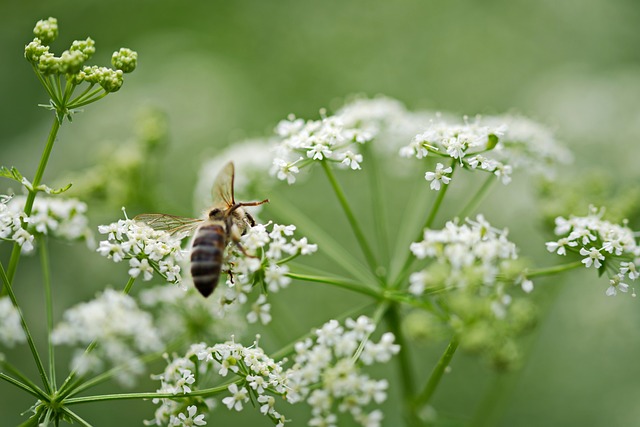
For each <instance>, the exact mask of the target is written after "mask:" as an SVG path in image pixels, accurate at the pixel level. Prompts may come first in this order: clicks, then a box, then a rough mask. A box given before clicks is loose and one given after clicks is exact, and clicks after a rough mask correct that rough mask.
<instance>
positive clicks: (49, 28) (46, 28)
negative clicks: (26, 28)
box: [33, 18, 58, 45]
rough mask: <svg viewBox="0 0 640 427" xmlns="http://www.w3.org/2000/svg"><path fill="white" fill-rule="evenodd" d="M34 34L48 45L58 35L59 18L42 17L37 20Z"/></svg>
mask: <svg viewBox="0 0 640 427" xmlns="http://www.w3.org/2000/svg"><path fill="white" fill-rule="evenodd" d="M33 34H34V35H35V36H36V37H37V38H39V39H40V40H42V43H43V44H45V45H48V44H49V43H51V42H52V41H54V40H55V39H56V38H57V37H58V20H57V19H56V18H49V19H41V20H40V21H38V22H36V26H35V27H34V28H33Z"/></svg>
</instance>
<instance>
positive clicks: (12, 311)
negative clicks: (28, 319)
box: [0, 297, 27, 347]
mask: <svg viewBox="0 0 640 427" xmlns="http://www.w3.org/2000/svg"><path fill="white" fill-rule="evenodd" d="M26 340H27V337H26V335H25V334H24V331H23V329H22V325H20V314H19V313H18V310H16V308H15V307H14V306H13V304H12V303H11V300H10V299H9V297H2V298H0V345H3V346H5V347H13V346H14V345H16V344H20V343H23V342H25V341H26Z"/></svg>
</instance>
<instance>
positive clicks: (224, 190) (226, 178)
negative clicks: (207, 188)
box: [211, 162, 236, 209]
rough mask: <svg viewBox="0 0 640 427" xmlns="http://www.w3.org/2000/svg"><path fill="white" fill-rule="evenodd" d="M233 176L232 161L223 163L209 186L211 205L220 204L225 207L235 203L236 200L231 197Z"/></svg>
mask: <svg viewBox="0 0 640 427" xmlns="http://www.w3.org/2000/svg"><path fill="white" fill-rule="evenodd" d="M234 177H235V171H234V167H233V162H229V163H227V164H226V165H224V167H223V168H222V170H221V171H220V173H218V176H217V177H216V180H215V181H214V182H213V187H212V188H211V198H212V200H213V206H221V207H223V208H225V209H226V208H228V207H230V206H233V205H235V203H236V201H235V199H234V197H233V180H234Z"/></svg>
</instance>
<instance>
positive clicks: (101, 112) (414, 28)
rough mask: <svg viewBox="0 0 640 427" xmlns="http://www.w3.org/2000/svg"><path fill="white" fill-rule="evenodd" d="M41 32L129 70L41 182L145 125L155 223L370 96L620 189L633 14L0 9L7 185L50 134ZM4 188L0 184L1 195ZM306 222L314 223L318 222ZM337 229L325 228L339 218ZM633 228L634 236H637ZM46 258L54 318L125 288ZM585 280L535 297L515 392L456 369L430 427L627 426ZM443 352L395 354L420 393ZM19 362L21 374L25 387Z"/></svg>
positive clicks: (617, 359)
mask: <svg viewBox="0 0 640 427" xmlns="http://www.w3.org/2000/svg"><path fill="white" fill-rule="evenodd" d="M49 16H55V17H57V18H58V22H59V25H60V38H59V39H58V40H57V41H56V42H55V43H54V45H53V46H54V48H55V49H56V51H57V52H58V53H59V52H60V51H61V50H63V49H64V48H66V46H67V45H68V44H69V43H70V42H71V41H72V40H74V39H78V38H85V37H87V36H91V37H92V38H93V39H94V40H96V46H97V54H96V56H95V57H94V59H93V60H92V62H95V63H99V64H104V65H106V64H108V61H109V58H110V54H111V52H113V51H114V50H116V49H118V48H119V47H121V46H126V47H130V48H132V49H134V50H137V51H138V53H139V67H138V69H137V70H136V71H135V72H134V73H133V74H132V75H129V76H127V78H126V79H125V84H124V86H123V88H122V89H121V91H120V92H118V93H116V94H114V95H110V96H109V97H107V98H106V99H105V100H103V101H101V102H99V103H98V104H96V105H91V106H90V107H89V108H88V109H87V111H86V113H82V114H80V115H78V116H77V117H76V119H75V120H74V122H73V124H71V125H68V124H67V125H65V126H63V128H62V130H61V132H60V134H59V143H58V144H57V145H56V147H55V149H54V153H53V156H52V158H51V160H50V164H49V168H48V170H47V174H46V175H45V182H51V181H54V180H55V179H57V178H59V177H60V176H64V175H65V174H67V173H69V172H73V171H80V170H82V169H83V168H86V167H88V166H90V165H92V164H94V163H95V162H96V161H97V160H98V155H99V154H98V153H99V152H100V147H102V146H103V144H104V143H105V142H110V143H112V144H126V143H127V141H130V140H131V138H132V136H133V134H134V127H135V124H136V115H137V114H138V113H139V112H140V111H141V110H142V109H144V108H145V107H153V108H158V109H160V110H161V111H163V112H164V113H165V114H166V117H167V120H168V126H169V128H168V129H169V146H168V147H167V150H166V152H165V153H164V155H163V157H162V159H160V161H161V162H163V163H162V164H163V168H162V170H163V173H162V174H161V177H160V178H159V179H158V189H157V190H156V191H158V195H159V200H160V201H161V202H160V204H161V205H162V207H163V210H164V211H166V212H171V213H175V214H182V215H192V214H193V212H192V192H191V190H190V189H192V188H193V187H194V185H195V182H196V179H197V171H198V169H199V167H200V165H201V162H202V160H203V159H204V158H206V157H209V156H213V155H215V153H216V151H217V150H219V149H221V148H222V147H225V146H228V145H229V144H231V143H233V142H235V141H239V140H242V139H245V138H250V137H261V136H268V135H270V134H271V132H272V129H273V127H274V126H275V124H276V123H277V121H278V120H280V119H281V118H284V117H285V116H286V115H287V114H289V113H291V112H293V113H295V114H296V115H299V116H302V117H309V118H315V117H317V114H318V110H319V109H320V108H321V107H328V108H330V109H331V108H332V107H335V106H339V105H340V102H341V100H342V99H344V97H346V96H348V95H351V94H366V95H369V96H373V95H376V94H385V95H388V96H391V97H395V98H397V99H399V100H401V101H402V102H403V103H405V104H406V105H407V106H408V107H409V108H411V109H421V108H428V109H436V110H443V111H451V112H454V113H459V114H470V115H473V114H476V113H485V114H494V113H502V112H519V113H523V114H525V115H528V116H530V117H532V118H534V119H537V120H540V121H542V122H544V123H546V124H548V125H550V126H551V127H552V128H554V129H555V130H556V132H557V135H558V137H559V138H560V139H561V140H563V141H564V142H565V143H566V144H567V145H568V146H570V147H571V148H572V150H573V151H574V154H575V158H576V160H575V164H574V165H573V166H572V168H574V169H573V172H569V174H568V175H567V176H566V177H564V178H563V179H567V180H572V181H573V182H575V183H576V184H577V185H580V184H581V183H583V182H587V179H588V178H589V177H590V176H594V174H595V173H596V172H595V171H598V173H599V175H597V176H598V177H599V178H598V180H599V182H600V181H604V182H605V183H606V184H607V185H611V186H613V188H615V187H616V186H622V185H626V186H635V185H637V182H638V172H637V169H638V167H637V158H638V155H639V154H640V149H639V148H638V144H637V141H638V137H639V136H640V48H639V46H640V25H639V24H640V2H638V1H637V0H583V1H576V0H573V1H571V0H564V1H562V0H561V1H557V0H554V1H551V0H540V1H537V2H525V1H513V0H487V1H471V0H449V1H409V0H396V1H393V2H391V1H388V2H382V1H378V2H372V1H364V0H358V1H345V0H343V1H338V0H328V1H323V2H311V1H292V0H287V1H264V0H252V1H242V0H241V1H209V2H204V1H203V2H163V1H158V0H156V1H149V0H138V1H122V0H112V1H110V2H92V1H82V2H80V1H75V0H73V1H72V0H69V1H64V2H62V1H47V2H34V1H24V2H8V1H6V0H5V1H3V2H2V4H0V22H1V23H2V25H0V52H1V55H2V64H3V66H2V67H1V68H0V77H1V78H0V81H1V82H2V83H0V97H1V99H2V100H3V102H1V103H0V117H2V120H1V121H0V135H1V137H0V138H1V139H0V144H1V151H0V164H2V165H5V166H16V167H17V168H18V169H19V170H20V171H22V172H23V173H24V174H25V175H26V176H32V175H33V173H34V171H35V168H36V166H37V162H38V159H39V157H40V153H41V150H42V147H43V144H44V141H45V139H46V135H47V132H48V128H49V126H50V120H51V117H50V115H49V114H47V112H45V111H44V110H43V109H41V108H38V107H37V104H39V103H46V102H47V99H46V97H45V96H44V91H43V90H42V88H41V87H40V86H39V84H38V82H37V81H36V78H35V76H34V75H33V73H32V71H31V69H30V65H29V64H28V63H27V62H26V61H25V60H24V59H23V48H24V45H25V44H26V43H27V42H28V41H30V40H31V38H32V34H31V29H32V28H33V25H34V23H35V21H37V20H38V19H43V18H46V17H49ZM585 185H586V184H585ZM603 185H604V184H603ZM7 186H8V184H5V183H3V184H2V190H3V191H4V190H5V187H7ZM494 190H500V192H496V191H494V193H493V195H492V196H491V197H490V198H489V199H488V200H487V201H486V203H485V204H484V205H483V211H484V212H485V213H486V214H487V217H488V218H489V219H490V220H491V222H492V223H494V224H495V225H497V226H500V227H503V226H508V227H509V228H510V230H511V234H510V236H511V238H512V239H513V240H514V241H515V242H516V243H517V244H518V245H519V246H520V247H521V248H522V252H525V253H527V254H530V255H531V256H533V257H535V260H536V262H537V263H538V264H539V265H551V264H553V263H556V262H558V259H556V258H554V257H551V256H549V255H547V254H546V253H545V251H544V247H543V245H542V244H543V242H544V241H545V239H547V238H548V235H546V234H544V233H545V232H544V231H543V227H542V221H541V218H540V215H539V214H536V212H537V211H539V209H540V207H541V206H540V204H539V202H536V199H535V197H534V196H535V189H534V188H533V187H532V186H531V185H530V182H528V180H527V179H526V178H524V177H520V178H516V179H515V180H514V183H513V185H512V186H510V187H506V188H505V187H502V186H496V187H495V189H494ZM282 191H283V192H285V191H290V190H286V189H283V190H282ZM589 191H590V189H589V188H588V187H587V188H586V189H584V193H583V194H585V197H584V199H580V201H579V203H576V206H575V210H574V212H575V213H576V214H584V213H586V207H587V205H588V204H589V203H590V202H597V201H596V200H591V199H590V197H589V195H590V193H589ZM594 197H595V196H594ZM317 204H318V203H317V202H316V205H317ZM314 207H318V208H319V209H322V206H314ZM90 209H91V207H90ZM324 209H325V210H326V207H325V208H324ZM92 215H93V216H92V218H94V221H95V224H93V225H97V224H99V223H104V222H110V221H113V220H115V219H116V218H119V217H120V212H119V211H117V210H114V211H109V212H93V213H92ZM317 215H318V216H319V217H326V218H329V219H330V218H332V216H333V215H334V212H326V211H322V210H320V211H318V212H317ZM335 215H341V214H340V213H335ZM328 222H329V224H330V223H331V221H328ZM337 222H339V224H343V221H342V218H340V220H339V221H337ZM632 224H633V221H632ZM633 225H635V228H636V229H637V228H638V226H639V224H638V223H637V221H636V222H635V224H633ZM340 226H342V225H340ZM336 227H338V225H336ZM345 233H348V232H346V231H345ZM55 245H56V244H55V243H54V247H53V248H52V253H54V254H55V253H56V252H60V253H63V254H64V257H61V258H59V259H56V258H54V260H53V264H54V265H55V267H54V271H53V274H54V276H53V277H54V281H55V285H56V286H58V287H59V288H58V289H56V311H57V316H58V317H59V316H60V315H61V313H62V310H63V309H64V308H65V307H68V306H69V305H70V304H73V303H75V302H77V301H80V300H86V299H88V298H90V297H91V296H92V295H93V294H94V293H95V292H96V291H97V290H98V289H101V288H103V287H104V286H105V285H106V284H107V283H111V284H112V285H113V286H115V287H120V284H121V283H124V281H125V280H126V276H125V274H126V271H124V270H123V269H122V268H120V269H118V268H113V269H111V270H108V271H110V272H111V273H109V275H107V276H105V277H108V278H109V282H107V283H105V280H106V279H104V278H103V277H102V276H101V275H100V272H103V271H107V270H106V267H105V266H104V264H105V261H104V260H103V259H100V258H99V257H98V256H97V255H96V256H88V255H86V252H87V251H86V249H85V248H84V247H82V245H75V246H71V247H68V246H67V245H61V244H60V245H58V246H55ZM57 249H60V250H59V251H57ZM69 254H71V255H72V256H71V257H70V256H69ZM0 255H2V260H6V259H8V245H6V244H4V245H0ZM3 262H4V261H3ZM37 265H38V263H37V259H36V258H35V257H34V258H31V259H23V260H22V262H21V265H20V267H19V272H18V276H17V280H18V281H22V283H28V284H33V286H29V287H27V286H23V287H21V288H20V289H19V294H18V295H19V297H21V299H22V300H23V301H27V306H26V311H27V317H28V319H29V320H30V321H32V322H34V323H37V322H39V321H41V319H44V314H43V312H42V304H41V303H42V296H41V294H40V293H41V292H40V275H39V273H38V267H37ZM109 267H111V266H109ZM117 267H119V266H117ZM586 273H593V272H590V271H589V272H583V273H580V274H575V275H572V278H573V279H572V280H571V281H564V280H560V279H552V280H548V281H546V282H544V283H540V284H539V287H538V289H541V293H542V295H543V297H542V298H541V302H542V306H543V309H542V310H543V313H544V314H543V316H542V320H541V323H540V325H539V328H538V330H537V331H536V332H535V333H534V334H533V335H532V337H531V338H530V339H529V340H528V341H527V343H526V345H527V347H528V348H529V349H530V354H529V356H528V358H527V360H526V363H525V366H524V367H523V369H522V370H521V371H520V372H519V373H517V374H510V375H508V376H498V377H497V376H496V375H495V374H494V373H493V372H492V371H491V370H490V369H489V368H488V367H487V366H486V365H485V364H483V363H482V362H481V361H478V360H476V359H475V358H471V357H469V356H465V355H463V354H458V355H456V358H455V359H454V362H453V365H452V368H453V369H452V371H451V373H450V374H449V375H448V376H446V377H445V379H444V381H443V383H442V385H441V388H440V389H439V390H438V393H437V395H436V397H435V400H434V405H435V407H436V409H437V410H438V411H439V412H440V413H442V414H445V415H447V416H448V417H450V418H452V419H457V420H460V421H459V422H458V423H454V422H453V421H451V424H450V425H465V422H466V421H465V420H468V419H471V418H472V417H473V416H474V414H477V413H478V411H480V409H479V408H481V407H484V405H483V402H486V401H489V400H490V401H492V402H495V405H494V406H493V407H494V409H495V410H494V411H492V412H491V413H489V414H486V416H484V415H483V416H480V417H478V419H484V420H485V425H496V426H540V425H549V426H632V425H639V421H638V420H640V405H638V404H637V402H638V401H639V400H640V381H639V379H640V366H639V365H638V363H637V360H638V355H640V335H639V334H638V324H639V323H640V314H639V313H640V310H638V305H637V304H638V301H637V300H634V299H632V298H627V297H625V296H624V295H623V296H622V297H617V298H605V296H604V290H605V288H606V283H604V282H603V281H602V280H598V279H597V278H596V277H595V274H586ZM550 290H551V291H550ZM317 292H318V291H316V290H312V291H309V290H307V289H304V286H292V287H291V289H289V290H288V291H287V292H285V293H283V294H282V299H281V300H279V301H277V302H276V303H274V305H276V307H274V309H275V310H277V311H276V312H275V313H276V315H275V317H276V320H275V321H274V325H275V326H274V327H276V328H277V327H281V328H283V327H284V328H286V327H287V322H288V321H290V322H294V321H295V322H298V321H300V319H301V318H303V320H304V321H303V323H302V326H296V328H295V329H296V330H295V331H293V332H295V333H296V334H302V333H304V332H305V331H306V330H308V329H309V328H310V327H311V326H313V325H318V324H319V323H320V322H323V321H325V320H327V319H328V318H330V317H331V316H332V315H336V314H339V313H340V312H341V310H343V309H344V308H346V307H348V305H349V302H350V301H351V300H349V298H350V297H349V296H348V295H346V294H343V293H340V292H338V291H332V290H330V291H325V290H323V292H322V293H321V294H318V295H319V296H318V297H317V298H322V299H321V300H320V301H323V304H315V306H317V307H319V308H318V309H317V311H313V310H309V309H308V308H309V304H307V305H306V306H305V305H302V304H304V303H305V301H311V300H312V298H315V295H316V293H317ZM309 295H314V296H313V297H310V296H309ZM279 296H280V295H279ZM337 299H339V302H336V300H337ZM293 302H296V304H298V306H297V308H296V306H295V305H294V304H293ZM322 307H328V308H322ZM329 311H331V313H329ZM281 312H282V315H281V316H280V317H278V315H279V313H281ZM42 321H43V320H42ZM35 329H38V328H35ZM42 331H43V329H41V330H40V331H39V334H40V335H39V338H42V337H43V335H42V333H43V332H42ZM290 332H291V331H290ZM289 338H290V339H293V338H295V335H293V336H291V337H289ZM443 348H444V347H443V345H442V344H438V345H425V346H420V347H416V348H414V353H413V356H414V359H415V360H416V362H417V363H418V364H420V362H422V365H423V370H422V371H421V372H420V373H418V376H420V377H421V378H423V377H426V376H427V375H428V371H429V369H430V367H431V366H432V364H433V363H434V362H435V360H436V358H437V357H438V355H439V354H440V352H441V351H442V349H443ZM6 353H7V355H8V356H9V357H11V356H12V355H14V357H15V355H18V354H21V353H20V352H19V351H17V350H16V351H10V352H6ZM60 359H62V358H60ZM62 360H63V361H64V359H62ZM28 362H29V361H27V362H25V364H24V369H25V370H26V371H27V372H32V371H33V369H32V366H31V364H29V363H28ZM60 363H61V366H63V367H64V364H63V362H60ZM65 363H66V362H65ZM158 369H161V368H157V369H156V370H155V371H154V372H158V371H159V370H158ZM381 372H383V374H384V375H386V374H388V373H389V372H393V370H392V369H391V370H389V371H387V370H383V371H381ZM32 373H33V372H32ZM385 373H386V374H385ZM389 375H392V374H389ZM140 387H143V388H141V389H144V388H146V389H149V388H151V387H155V384H150V383H145V384H144V385H142V386H140ZM108 390H109V389H106V388H105V389H102V390H98V391H99V392H105V391H108ZM0 396H1V398H0V424H1V425H3V426H4V425H7V426H12V425H16V424H18V423H19V422H20V419H21V418H20V417H19V416H18V413H19V412H21V411H23V410H26V409H27V408H28V407H29V406H30V405H31V404H32V403H33V402H32V401H31V400H30V399H29V398H27V397H25V396H24V395H22V394H19V393H16V392H15V391H14V389H12V388H10V387H8V386H7V384H4V383H3V384H0ZM399 399H400V398H399V393H398V390H397V388H395V389H394V388H393V387H392V388H391V390H390V399H389V402H388V404H387V405H386V409H385V413H386V418H385V423H384V425H385V426H393V425H400V423H401V419H400V417H399V415H398V413H397V412H398V411H396V410H395V409H396V408H398V407H399V405H400V402H399ZM79 409H80V408H79ZM152 411H153V406H152V405H151V404H150V403H149V402H146V403H139V402H123V403H117V404H99V405H88V406H86V407H83V408H82V409H81V410H80V411H79V413H80V414H81V415H83V416H85V418H88V419H89V420H91V421H92V422H94V423H95V425H97V426H113V425H123V426H124V425H131V426H133V425H141V421H140V420H142V419H149V418H150V417H151V414H152ZM241 420H251V421H241ZM249 422H251V423H256V424H257V425H268V422H267V421H266V420H263V419H261V418H260V417H251V416H248V417H246V418H237V417H235V416H234V414H229V413H228V411H226V409H223V410H218V411H217V412H216V413H215V415H214V416H212V417H211V418H210V423H209V424H210V425H220V426H223V425H239V424H240V423H242V425H245V424H246V423H249ZM292 425H296V426H297V425H303V424H302V422H300V421H298V422H294V423H292Z"/></svg>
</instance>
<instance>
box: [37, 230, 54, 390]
mask: <svg viewBox="0 0 640 427" xmlns="http://www.w3.org/2000/svg"><path fill="white" fill-rule="evenodd" d="M39 240H40V263H41V265H42V276H43V283H44V297H45V305H46V310H47V346H48V347H49V378H50V379H51V385H52V387H53V391H55V390H56V362H55V354H54V348H53V342H52V341H51V336H52V333H53V297H52V296H51V270H50V268H49V254H48V249H47V240H46V237H45V236H42V237H41V238H40V239H39Z"/></svg>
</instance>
